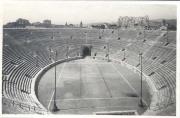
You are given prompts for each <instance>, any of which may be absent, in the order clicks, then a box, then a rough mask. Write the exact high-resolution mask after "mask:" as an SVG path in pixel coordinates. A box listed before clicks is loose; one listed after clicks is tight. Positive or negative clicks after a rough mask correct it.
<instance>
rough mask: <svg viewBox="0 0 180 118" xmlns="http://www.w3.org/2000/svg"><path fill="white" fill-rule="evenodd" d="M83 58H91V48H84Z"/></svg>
mask: <svg viewBox="0 0 180 118" xmlns="http://www.w3.org/2000/svg"><path fill="white" fill-rule="evenodd" d="M81 55H82V56H83V57H86V56H91V46H82V54H81Z"/></svg>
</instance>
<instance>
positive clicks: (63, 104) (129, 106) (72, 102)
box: [37, 57, 151, 114]
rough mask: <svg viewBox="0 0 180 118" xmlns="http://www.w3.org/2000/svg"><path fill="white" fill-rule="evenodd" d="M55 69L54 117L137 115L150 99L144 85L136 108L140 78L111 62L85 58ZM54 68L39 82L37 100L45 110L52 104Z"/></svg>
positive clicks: (49, 108) (146, 87)
mask: <svg viewBox="0 0 180 118" xmlns="http://www.w3.org/2000/svg"><path fill="white" fill-rule="evenodd" d="M56 67H57V93H56V104H57V107H58V108H59V109H60V110H59V111H58V112H55V113H57V114H95V113H97V112H112V111H129V110H133V111H137V113H138V114H141V113H143V112H144V110H146V109H147V108H148V105H149V104H150V99H151V96H150V94H149V88H148V85H147V83H146V82H145V81H143V89H142V90H143V101H144V104H145V106H146V107H144V108H142V107H139V96H140V91H141V90H140V76H139V74H137V73H134V72H133V71H132V70H130V69H128V68H126V67H125V66H122V65H121V64H118V63H114V62H107V61H105V60H100V59H92V58H91V57H86V58H85V59H79V60H75V61H70V62H65V63H61V64H59V65H57V66H56ZM54 72H55V70H54V67H53V68H51V69H49V70H48V71H47V72H46V73H45V74H44V75H43V76H42V78H41V80H40V82H39V85H38V91H37V96H38V99H39V101H40V102H41V103H42V104H43V106H44V107H46V108H47V109H48V110H52V107H53V102H54V99H53V97H54V78H55V76H54Z"/></svg>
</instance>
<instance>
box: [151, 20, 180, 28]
mask: <svg viewBox="0 0 180 118" xmlns="http://www.w3.org/2000/svg"><path fill="white" fill-rule="evenodd" d="M162 20H163V19H154V20H150V22H152V23H153V24H157V25H160V24H161V23H162ZM165 21H166V23H167V24H168V29H169V30H176V28H177V25H176V24H177V20H176V19H165Z"/></svg>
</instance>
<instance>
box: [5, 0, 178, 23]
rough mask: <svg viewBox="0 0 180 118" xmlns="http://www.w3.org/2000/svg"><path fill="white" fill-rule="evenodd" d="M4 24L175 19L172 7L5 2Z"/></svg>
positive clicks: (112, 3)
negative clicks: (122, 18) (45, 21)
mask: <svg viewBox="0 0 180 118" xmlns="http://www.w3.org/2000/svg"><path fill="white" fill-rule="evenodd" d="M3 7H4V8H3V23H4V24H5V23H7V22H10V21H11V22H12V21H15V20H16V19H17V18H25V19H28V20H30V22H36V21H40V22H42V20H44V19H51V21H52V23H54V24H65V22H66V21H67V22H68V23H78V24H79V22H80V21H81V20H82V21H83V23H92V22H116V21H117V19H118V17H119V16H145V15H148V16H149V17H150V19H159V18H168V19H172V18H176V6H175V5H165V4H164V5H154V4H148V5H147V4H146V5H145V4H128V5H127V4H122V3H121V2H117V1H109V2H107V1H104V2H103V1H98V2H82V1H79V2H77V1H76V2H70V1H59V2H55V1H53V2H35V1H34V2H32V1H31V2H22V1H21V2H6V3H4V4H3Z"/></svg>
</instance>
